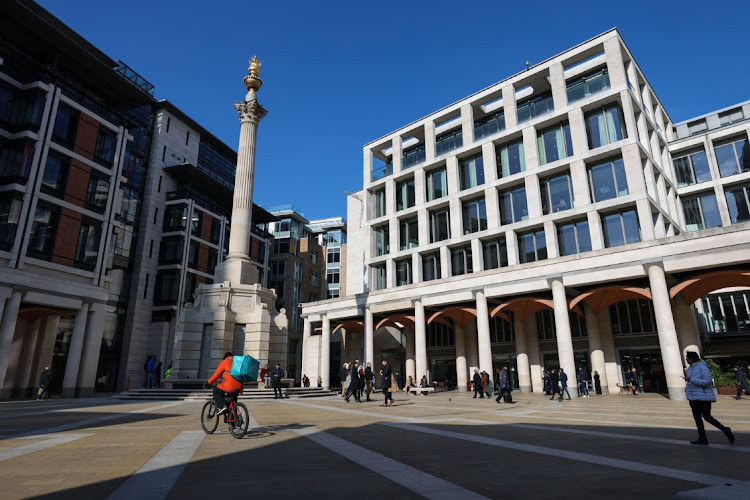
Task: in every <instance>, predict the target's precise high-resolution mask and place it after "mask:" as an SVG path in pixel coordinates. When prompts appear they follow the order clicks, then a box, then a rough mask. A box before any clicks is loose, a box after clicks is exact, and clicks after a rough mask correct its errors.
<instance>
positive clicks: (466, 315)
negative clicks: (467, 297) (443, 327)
mask: <svg viewBox="0 0 750 500" xmlns="http://www.w3.org/2000/svg"><path fill="white" fill-rule="evenodd" d="M443 318H450V319H452V320H453V321H454V322H455V323H456V325H458V326H465V325H466V324H467V323H468V322H469V321H474V320H475V319H477V310H476V309H472V308H471V307H460V306H455V307H446V308H445V309H443V310H442V311H438V312H436V313H435V314H433V315H432V316H430V317H429V318H428V319H427V323H428V324H429V323H432V322H433V321H435V320H438V321H439V320H440V319H443ZM443 322H444V321H443Z"/></svg>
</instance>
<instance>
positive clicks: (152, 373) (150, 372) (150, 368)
mask: <svg viewBox="0 0 750 500" xmlns="http://www.w3.org/2000/svg"><path fill="white" fill-rule="evenodd" d="M155 385H156V356H149V357H148V361H146V389H153V388H154V386H155Z"/></svg>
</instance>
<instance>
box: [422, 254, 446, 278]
mask: <svg viewBox="0 0 750 500" xmlns="http://www.w3.org/2000/svg"><path fill="white" fill-rule="evenodd" d="M441 277H442V270H441V264H440V252H431V253H426V254H423V255H422V281H432V280H439V279H440V278H441Z"/></svg>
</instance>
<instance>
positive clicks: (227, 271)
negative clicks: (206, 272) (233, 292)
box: [214, 258, 260, 286]
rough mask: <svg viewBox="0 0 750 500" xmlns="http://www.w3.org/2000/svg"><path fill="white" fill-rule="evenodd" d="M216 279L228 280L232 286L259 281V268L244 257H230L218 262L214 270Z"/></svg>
mask: <svg viewBox="0 0 750 500" xmlns="http://www.w3.org/2000/svg"><path fill="white" fill-rule="evenodd" d="M214 276H215V277H216V281H217V282H219V281H222V282H223V281H228V282H229V283H230V284H231V286H234V285H239V284H242V283H258V282H259V281H260V280H259V279H258V268H257V267H255V265H254V264H253V263H252V262H250V261H249V260H244V259H239V258H238V259H231V258H228V259H227V260H225V261H224V262H221V263H219V264H217V266H216V271H215V272H214Z"/></svg>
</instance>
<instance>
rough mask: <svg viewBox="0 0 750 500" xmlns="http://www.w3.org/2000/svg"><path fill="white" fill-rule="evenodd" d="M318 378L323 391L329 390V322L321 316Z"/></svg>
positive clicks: (326, 317) (325, 317)
mask: <svg viewBox="0 0 750 500" xmlns="http://www.w3.org/2000/svg"><path fill="white" fill-rule="evenodd" d="M320 378H321V380H322V382H323V389H330V388H331V320H330V319H328V316H327V315H326V316H323V326H322V328H321V331H320Z"/></svg>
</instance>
